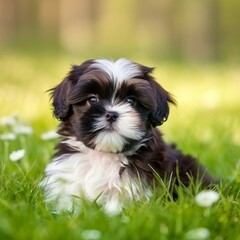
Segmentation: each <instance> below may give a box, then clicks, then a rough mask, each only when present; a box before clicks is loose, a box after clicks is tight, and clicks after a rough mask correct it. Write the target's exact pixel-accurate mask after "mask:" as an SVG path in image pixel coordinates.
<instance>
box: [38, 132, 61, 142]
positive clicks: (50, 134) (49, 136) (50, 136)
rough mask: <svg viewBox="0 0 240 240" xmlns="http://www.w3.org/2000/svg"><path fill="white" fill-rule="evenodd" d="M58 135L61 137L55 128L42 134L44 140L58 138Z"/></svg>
mask: <svg viewBox="0 0 240 240" xmlns="http://www.w3.org/2000/svg"><path fill="white" fill-rule="evenodd" d="M58 137H59V134H58V133H57V132H56V131H55V130H52V131H49V132H46V133H43V134H42V135H41V139H42V140H51V139H55V138H58Z"/></svg>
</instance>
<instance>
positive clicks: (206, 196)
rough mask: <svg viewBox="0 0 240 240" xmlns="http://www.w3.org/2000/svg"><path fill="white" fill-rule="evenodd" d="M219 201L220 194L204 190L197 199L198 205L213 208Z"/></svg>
mask: <svg viewBox="0 0 240 240" xmlns="http://www.w3.org/2000/svg"><path fill="white" fill-rule="evenodd" d="M218 200H219V194H218V193H217V192H215V191H213V190H204V191H201V192H200V193H198V194H197V195H196V197H195V201H196V203H197V204H198V205H199V206H201V207H211V206H212V205H213V203H215V202H217V201H218Z"/></svg>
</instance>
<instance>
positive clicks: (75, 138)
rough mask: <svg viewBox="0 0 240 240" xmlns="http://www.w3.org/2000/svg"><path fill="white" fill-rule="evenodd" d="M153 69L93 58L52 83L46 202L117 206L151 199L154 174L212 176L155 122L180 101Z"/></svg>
mask: <svg viewBox="0 0 240 240" xmlns="http://www.w3.org/2000/svg"><path fill="white" fill-rule="evenodd" d="M152 70H153V68H149V67H146V66H143V65H140V64H137V63H134V62H131V61H129V60H127V59H119V60H118V61H116V62H114V61H110V60H105V59H96V60H88V61H86V62H84V63H83V64H81V65H79V66H77V65H76V66H73V67H72V70H71V71H70V72H69V74H68V75H67V77H66V78H65V79H64V80H63V81H62V82H61V83H60V84H59V85H58V86H56V87H55V88H53V89H52V90H51V92H52V101H53V109H54V115H55V116H56V117H57V118H58V119H59V120H60V121H61V123H60V126H59V131H58V132H59V134H60V135H61V141H60V143H59V144H58V145H57V146H56V149H57V152H56V154H55V155H54V157H53V161H52V162H51V163H49V164H48V166H47V167H46V170H45V174H46V176H45V178H44V180H43V182H42V186H44V188H45V196H46V201H55V202H56V206H57V208H58V209H60V210H61V209H68V210H71V209H72V208H73V205H74V202H75V201H77V200H78V199H79V198H82V197H84V198H87V199H89V200H90V201H94V200H96V201H97V203H99V204H101V205H103V208H104V209H105V210H106V211H109V212H118V211H120V210H121V208H122V207H123V204H124V202H125V201H128V200H131V199H136V200H140V199H143V198H145V199H148V198H149V197H150V196H151V195H152V183H153V181H154V177H155V175H156V174H158V175H159V176H160V177H161V178H168V179H169V181H171V184H172V185H174V184H179V182H181V183H182V184H184V185H185V186H188V185H189V184H190V181H192V179H193V180H194V181H197V180H201V181H202V185H203V186H208V185H210V184H211V183H212V182H213V180H212V178H211V177H210V175H209V174H208V173H207V172H206V170H205V169H204V168H203V167H202V166H201V165H200V164H199V163H198V162H197V161H196V160H195V159H194V158H193V157H192V156H190V155H184V154H183V153H182V152H181V151H179V150H178V149H177V148H176V147H175V146H174V145H169V144H166V143H165V142H164V140H163V138H162V135H161V133H160V131H159V130H158V129H157V128H156V126H158V125H161V124H162V123H163V122H164V121H166V120H167V118H168V115H169V104H175V101H174V99H173V98H172V96H171V95H170V93H168V92H167V91H166V90H164V89H163V88H162V87H161V86H160V85H159V84H158V83H157V82H156V81H155V80H154V78H153V77H152V75H151V73H152Z"/></svg>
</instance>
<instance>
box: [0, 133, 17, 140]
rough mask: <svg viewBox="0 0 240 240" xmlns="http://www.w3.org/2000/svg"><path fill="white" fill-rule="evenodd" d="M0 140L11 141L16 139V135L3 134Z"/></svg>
mask: <svg viewBox="0 0 240 240" xmlns="http://www.w3.org/2000/svg"><path fill="white" fill-rule="evenodd" d="M0 139H1V140H3V141H11V140H14V139H16V135H15V134H14V133H3V134H1V135H0Z"/></svg>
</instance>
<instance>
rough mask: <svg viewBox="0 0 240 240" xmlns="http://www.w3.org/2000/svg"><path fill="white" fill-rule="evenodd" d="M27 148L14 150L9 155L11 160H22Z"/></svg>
mask: <svg viewBox="0 0 240 240" xmlns="http://www.w3.org/2000/svg"><path fill="white" fill-rule="evenodd" d="M25 152H26V151H25V150H24V149H20V150H17V151H13V152H12V153H11V154H10V155H9V158H10V160H11V161H13V162H17V161H19V160H21V159H22V158H23V157H24V155H25Z"/></svg>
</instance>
